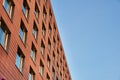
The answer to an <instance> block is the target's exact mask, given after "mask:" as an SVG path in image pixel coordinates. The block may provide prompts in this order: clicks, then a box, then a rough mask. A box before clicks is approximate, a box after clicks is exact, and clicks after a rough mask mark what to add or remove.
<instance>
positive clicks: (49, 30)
mask: <svg viewBox="0 0 120 80" xmlns="http://www.w3.org/2000/svg"><path fill="white" fill-rule="evenodd" d="M48 33H49V35H50V37H51V36H52V28H51V25H50V24H49V28H48Z"/></svg>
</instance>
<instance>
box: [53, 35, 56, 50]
mask: <svg viewBox="0 0 120 80" xmlns="http://www.w3.org/2000/svg"><path fill="white" fill-rule="evenodd" d="M55 45H56V41H55V38H54V37H53V47H54V48H55Z"/></svg>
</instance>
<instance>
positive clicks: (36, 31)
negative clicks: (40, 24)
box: [32, 22, 38, 39]
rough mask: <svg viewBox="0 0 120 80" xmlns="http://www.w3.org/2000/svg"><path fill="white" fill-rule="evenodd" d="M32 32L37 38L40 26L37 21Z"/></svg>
mask: <svg viewBox="0 0 120 80" xmlns="http://www.w3.org/2000/svg"><path fill="white" fill-rule="evenodd" d="M32 34H33V36H34V38H35V39H37V35H38V28H37V26H36V23H35V22H34V24H33V30H32Z"/></svg>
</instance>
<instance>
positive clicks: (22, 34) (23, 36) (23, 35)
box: [19, 21, 27, 43]
mask: <svg viewBox="0 0 120 80" xmlns="http://www.w3.org/2000/svg"><path fill="white" fill-rule="evenodd" d="M19 36H20V38H21V40H22V41H23V43H25V41H26V36H27V30H26V28H25V25H24V24H23V22H22V21H21V24H20V31H19Z"/></svg>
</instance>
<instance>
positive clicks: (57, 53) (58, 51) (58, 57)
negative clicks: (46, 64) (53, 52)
mask: <svg viewBox="0 0 120 80" xmlns="http://www.w3.org/2000/svg"><path fill="white" fill-rule="evenodd" d="M58 58H59V49H57V59H58Z"/></svg>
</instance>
